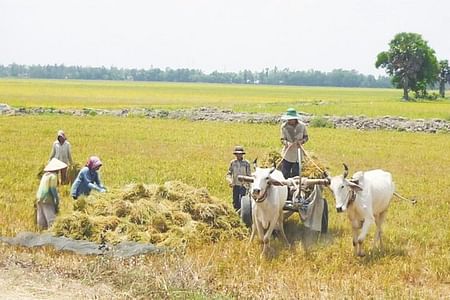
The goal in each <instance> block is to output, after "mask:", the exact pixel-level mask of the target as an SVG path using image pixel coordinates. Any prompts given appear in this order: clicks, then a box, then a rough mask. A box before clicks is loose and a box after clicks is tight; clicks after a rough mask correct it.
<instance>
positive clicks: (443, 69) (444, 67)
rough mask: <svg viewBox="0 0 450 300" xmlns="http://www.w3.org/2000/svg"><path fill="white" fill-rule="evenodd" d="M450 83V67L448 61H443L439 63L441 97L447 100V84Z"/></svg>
mask: <svg viewBox="0 0 450 300" xmlns="http://www.w3.org/2000/svg"><path fill="white" fill-rule="evenodd" d="M446 83H450V67H449V66H448V60H441V61H440V62H439V95H441V97H442V98H445V84H446Z"/></svg>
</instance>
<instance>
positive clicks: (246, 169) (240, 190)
mask: <svg viewBox="0 0 450 300" xmlns="http://www.w3.org/2000/svg"><path fill="white" fill-rule="evenodd" d="M233 154H234V155H235V156H236V159H233V160H232V161H231V163H230V167H229V168H228V173H227V175H226V177H225V178H226V180H227V182H228V184H229V186H230V187H232V188H233V207H234V209H235V210H238V209H240V208H241V198H242V196H244V195H245V193H246V192H247V189H246V187H245V186H244V183H242V182H240V181H239V180H238V179H237V178H238V175H245V176H250V163H249V162H248V161H247V160H245V159H244V154H245V151H244V148H243V147H242V146H236V147H234V151H233Z"/></svg>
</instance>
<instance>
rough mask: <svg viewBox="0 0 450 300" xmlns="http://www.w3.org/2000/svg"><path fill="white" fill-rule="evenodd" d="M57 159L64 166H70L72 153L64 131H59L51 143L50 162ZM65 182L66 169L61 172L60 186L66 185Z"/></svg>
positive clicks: (66, 182)
mask: <svg viewBox="0 0 450 300" xmlns="http://www.w3.org/2000/svg"><path fill="white" fill-rule="evenodd" d="M52 158H57V159H58V160H60V161H62V162H63V163H65V164H66V165H69V164H72V163H73V162H72V152H71V149H70V143H69V142H68V141H67V138H66V135H65V134H64V131H62V130H59V131H58V136H57V138H56V141H55V142H54V143H53V147H52V153H51V154H50V160H51V159H52ZM68 183H69V182H68V180H67V168H65V169H62V170H61V184H68Z"/></svg>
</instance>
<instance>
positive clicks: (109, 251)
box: [0, 232, 163, 257]
mask: <svg viewBox="0 0 450 300" xmlns="http://www.w3.org/2000/svg"><path fill="white" fill-rule="evenodd" d="M0 241H2V242H5V243H8V244H10V245H19V246H25V247H28V248H31V247H39V246H53V247H55V249H56V250H58V251H60V250H66V251H72V252H75V253H76V254H81V255H111V256H115V257H131V256H134V255H141V254H147V253H154V252H157V253H158V252H161V251H162V250H163V249H161V248H158V247H156V246H155V245H153V244H141V243H136V242H128V241H126V242H121V243H119V244H117V245H115V246H109V245H108V246H106V245H101V244H96V243H93V242H89V241H84V240H72V239H69V238H66V237H56V236H52V235H51V234H49V233H42V234H38V233H34V232H20V233H19V234H17V236H16V237H0Z"/></svg>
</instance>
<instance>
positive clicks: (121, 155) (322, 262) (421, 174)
mask: <svg viewBox="0 0 450 300" xmlns="http://www.w3.org/2000/svg"><path fill="white" fill-rule="evenodd" d="M55 128H63V129H64V130H65V131H66V132H67V133H68V135H69V139H70V141H71V143H72V145H73V152H74V159H75V160H76V161H84V160H85V159H86V158H87V157H88V156H89V155H91V154H99V155H100V156H101V158H102V160H103V162H104V166H103V167H102V169H101V175H102V179H103V181H104V182H105V184H106V186H108V187H109V188H110V189H114V188H119V187H122V186H124V185H125V184H127V183H129V182H131V181H133V182H151V183H157V184H159V185H161V184H163V183H164V182H166V181H169V180H180V181H183V182H186V183H187V184H189V185H191V186H193V187H195V189H199V188H202V187H205V188H207V189H208V191H209V193H211V194H212V195H215V196H217V197H218V198H219V199H224V200H222V201H224V202H228V203H227V205H228V204H229V203H230V202H231V195H230V193H231V192H230V190H229V189H228V187H227V185H226V182H225V180H224V175H225V172H226V169H227V167H228V162H229V160H231V159H232V158H233V156H232V154H231V152H232V149H233V146H234V145H235V144H242V145H244V146H245V147H246V150H247V153H248V154H247V155H246V157H247V158H248V159H249V160H252V159H254V158H255V157H257V156H258V157H263V156H264V154H266V153H268V152H269V151H272V150H278V149H279V148H280V145H279V138H278V134H279V128H278V126H271V125H250V124H221V123H206V122H205V123H201V122H199V123H191V122H185V121H178V122H173V121H163V120H144V119H122V118H105V117H93V118H92V117H88V118H75V117H53V116H52V117H51V116H40V117H14V118H9V117H2V118H0V130H1V134H0V212H1V213H0V229H1V234H2V235H9V236H11V235H15V234H16V233H17V232H20V231H24V230H34V222H33V219H32V216H33V202H34V194H35V192H36V189H37V185H38V183H37V181H36V172H37V170H38V168H39V166H40V165H42V164H43V163H44V161H43V159H44V160H45V159H47V155H48V152H49V151H50V147H51V144H52V142H53V132H54V130H55ZM310 137H311V139H310V141H309V142H308V143H307V144H306V148H307V149H313V150H314V152H315V153H316V154H317V155H318V157H319V160H320V161H323V164H324V165H326V166H329V167H330V170H331V172H332V173H333V174H338V173H341V172H342V165H341V163H342V162H346V163H347V164H348V165H349V167H350V172H352V171H356V170H360V169H372V168H380V167H381V168H383V169H386V170H389V171H390V172H392V174H393V177H394V180H395V181H396V185H397V187H398V191H399V192H400V193H402V194H404V195H406V196H409V197H411V196H416V197H417V199H418V204H417V205H416V206H411V205H409V204H408V203H406V202H403V201H399V200H394V201H393V202H392V204H391V207H390V210H389V212H388V217H387V221H386V223H385V244H386V248H385V249H384V250H377V249H376V250H374V251H369V253H368V255H367V256H366V257H364V258H362V259H359V258H356V257H354V256H353V254H352V246H351V230H350V225H349V223H348V220H347V218H346V217H345V216H344V215H338V214H335V213H334V210H333V209H332V207H333V206H334V201H333V200H332V199H331V198H330V196H329V195H327V196H326V197H327V199H328V203H329V205H330V224H329V226H330V227H329V228H330V232H329V233H328V234H327V235H324V236H321V238H320V242H319V243H313V242H312V241H314V240H315V238H316V237H314V236H311V235H310V234H308V233H307V232H306V231H305V229H304V227H303V225H302V224H298V223H297V222H296V220H295V219H290V220H288V222H287V224H286V227H287V232H288V238H289V239H290V241H291V242H293V246H292V248H291V249H287V248H285V247H283V245H282V243H279V242H278V241H275V242H274V246H275V248H276V256H275V258H274V259H272V260H270V261H266V260H260V259H259V253H260V245H258V244H257V243H256V242H255V243H254V244H252V245H250V246H248V245H247V242H246V241H240V240H236V239H227V240H223V241H219V242H217V243H202V244H200V245H193V247H191V248H189V247H188V248H186V249H185V250H184V251H174V252H169V253H165V254H163V255H149V256H145V257H136V258H132V259H126V260H118V259H112V258H105V257H80V256H76V255H71V254H68V253H57V252H54V251H53V250H51V249H48V248H40V249H23V248H15V247H7V246H0V247H1V248H0V250H1V251H0V265H4V264H7V263H8V262H10V261H12V260H13V261H16V262H17V263H23V264H25V265H27V266H28V265H29V267H27V268H31V269H32V270H35V271H39V270H45V271H46V272H54V273H55V274H58V276H61V277H67V278H70V279H75V280H80V281H81V282H83V284H86V285H89V286H93V285H96V284H98V283H100V282H102V283H104V284H107V285H110V286H112V287H114V289H115V290H116V291H117V295H120V298H147V299H148V298H169V297H170V298H177V297H178V298H197V299H199V298H200V299H202V298H205V299H206V298H208V299H209V298H262V299H286V298H375V299H380V298H391V299H405V298H413V299H415V298H419V299H436V298H445V297H448V295H449V294H450V291H449V284H450V271H449V270H450V234H449V232H450V231H449V230H448V211H449V209H450V206H449V202H448V199H449V195H450V185H449V184H448V182H450V175H449V174H448V172H447V170H448V169H450V156H449V155H448V149H450V139H449V137H448V134H436V135H429V134H420V133H404V132H388V131H372V132H359V131H355V130H336V129H323V128H320V129H315V128H311V129H310ZM24 141H25V142H26V143H25V144H26V146H25V144H24ZM60 193H61V196H62V201H61V202H62V204H61V213H62V214H67V213H70V212H71V211H72V207H73V200H72V199H71V198H70V196H69V193H68V187H61V189H60ZM129 197H131V198H132V197H133V193H131V194H130V195H129ZM137 203H139V201H136V202H134V203H133V204H137ZM80 205H81V204H80ZM78 209H79V210H82V208H81V207H80V208H78ZM114 210H115V212H116V214H118V215H126V214H131V211H132V210H131V208H130V207H128V206H127V205H126V204H125V205H123V203H121V204H118V205H116V206H114ZM206 216H208V214H206ZM144 217H145V215H141V214H139V213H135V214H133V218H135V220H136V222H139V220H143V218H144ZM184 217H185V216H184V215H178V216H176V217H174V220H175V219H176V220H177V222H179V223H180V224H183V220H185V219H184ZM117 218H120V217H117ZM101 221H102V222H104V223H102V224H103V225H102V226H107V227H109V228H114V226H116V221H117V219H114V220H113V222H109V221H108V222H106V220H105V219H103V220H101ZM158 222H159V221H158ZM158 222H156V223H155V225H157V226H161V227H160V228H162V229H163V226H164V224H161V223H158ZM105 224H107V225H105ZM373 231H374V230H373V228H372V230H371V231H370V234H369V237H368V243H367V246H369V244H370V242H371V239H372V238H373Z"/></svg>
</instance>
